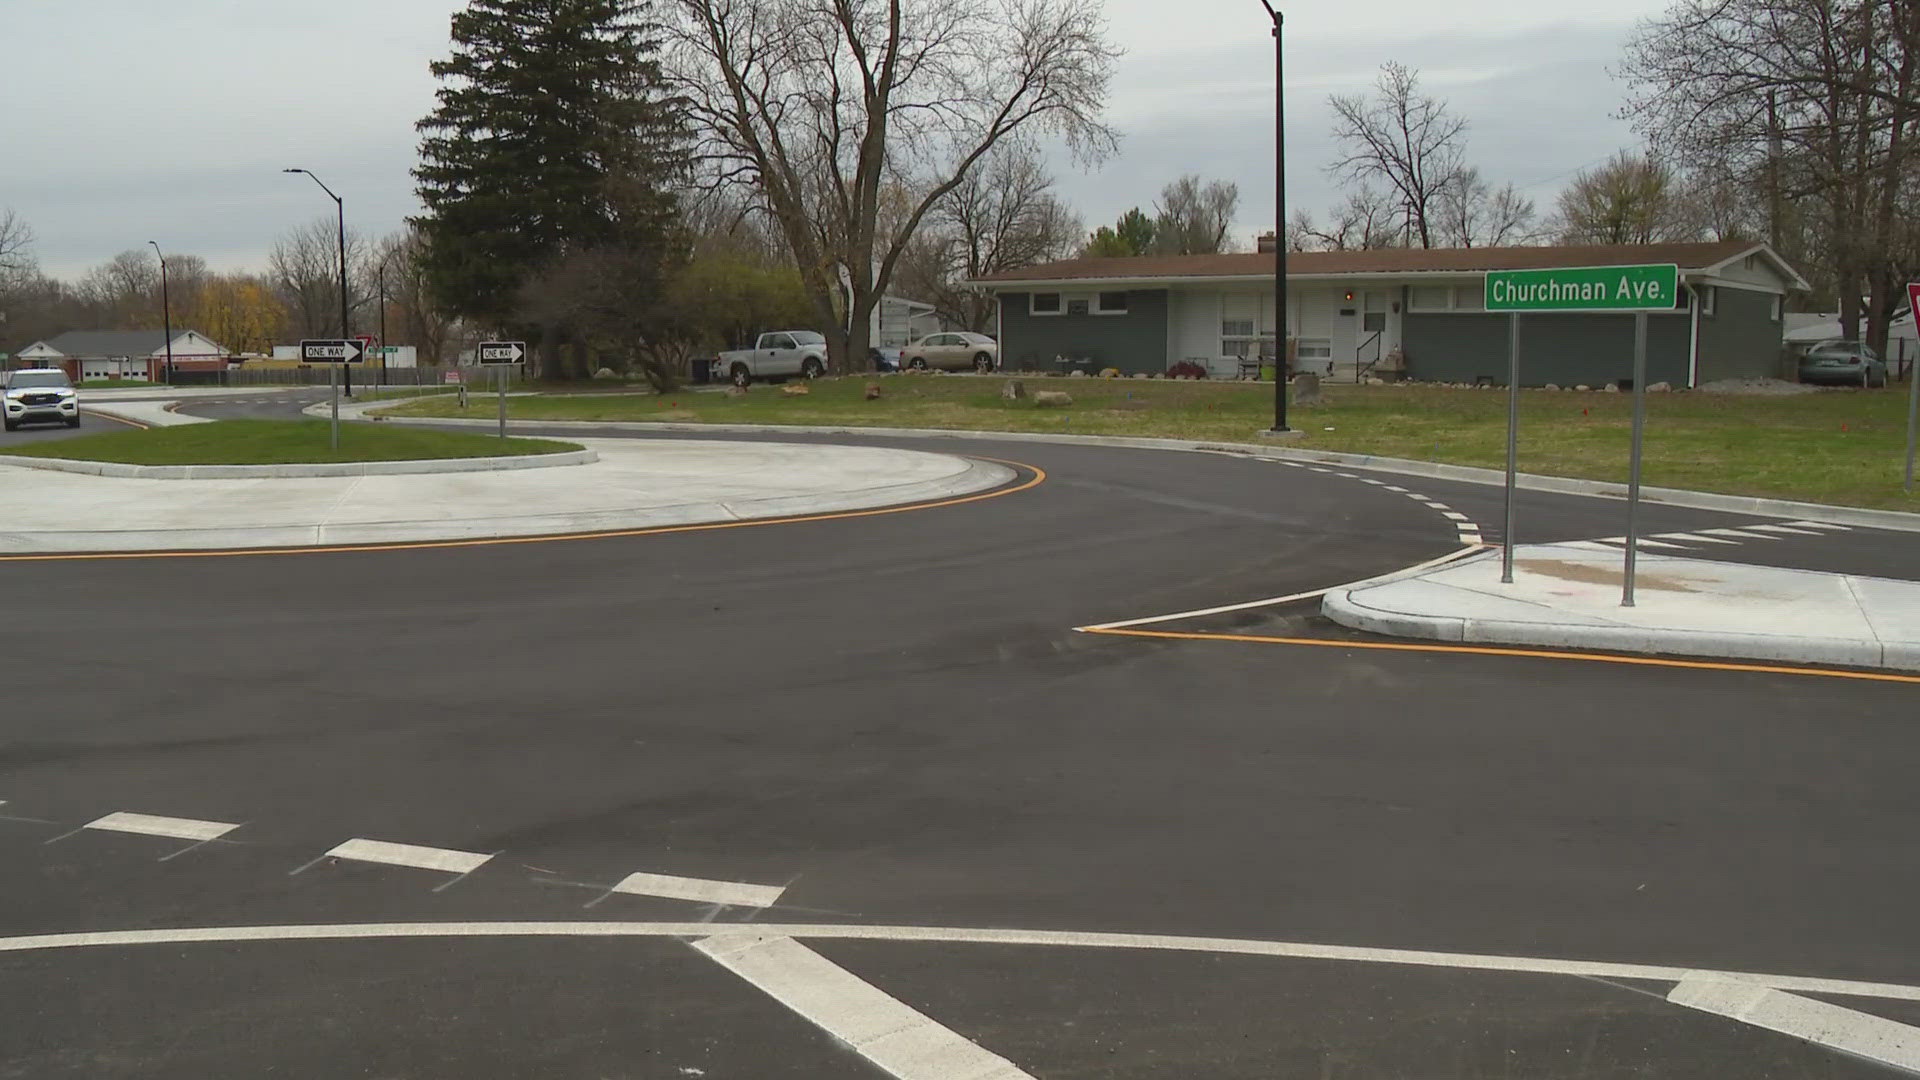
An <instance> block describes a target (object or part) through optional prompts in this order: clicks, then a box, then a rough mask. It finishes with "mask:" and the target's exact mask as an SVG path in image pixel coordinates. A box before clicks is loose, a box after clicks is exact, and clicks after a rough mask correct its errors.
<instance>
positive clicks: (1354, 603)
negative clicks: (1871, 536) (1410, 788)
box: [1320, 550, 1920, 671]
mask: <svg viewBox="0 0 1920 1080" xmlns="http://www.w3.org/2000/svg"><path fill="white" fill-rule="evenodd" d="M1499 554H1500V553H1499V552H1498V551H1497V550H1494V551H1488V552H1486V553H1483V554H1480V555H1473V556H1469V557H1468V558H1466V559H1463V560H1460V561H1459V562H1455V563H1452V564H1449V565H1452V566H1458V565H1461V563H1465V562H1472V561H1479V560H1486V559H1494V558H1498V557H1499ZM1407 576H1408V575H1407V574H1406V573H1405V572H1403V571H1399V572H1395V573H1392V574H1384V575H1382V576H1380V577H1377V578H1372V579H1369V580H1367V581H1364V582H1361V583H1359V584H1357V585H1353V586H1349V587H1347V588H1343V589H1335V590H1333V591H1332V592H1329V593H1327V594H1326V596H1325V597H1324V598H1322V600H1321V605H1320V610H1321V613H1322V614H1324V615H1325V616H1326V617H1327V618H1329V619H1332V620H1333V621H1334V622H1337V623H1339V624H1340V625H1342V626H1345V627H1348V628H1350V629H1354V630H1364V631H1367V632H1369V633H1374V634H1382V635H1386V636H1389V637H1401V638H1415V639H1420V640H1425V641H1444V642H1450V643H1459V644H1488V645H1531V646H1539V647H1544V648H1556V649H1568V648H1574V649H1604V650H1607V651H1610V652H1632V653H1651V654H1656V655H1657V654H1665V655H1674V656H1712V657H1721V658H1726V659H1739V660H1773V661H1783V662H1790V663H1796V664H1833V665H1837V666H1844V667H1862V668H1888V669H1893V670H1900V671H1920V649H1914V648H1912V647H1911V646H1906V645H1900V644H1894V645H1891V646H1889V645H1886V644H1884V643H1880V642H1871V641H1859V640H1854V639H1847V638H1829V637H1813V636H1798V635H1788V634H1738V633H1730V632H1725V631H1697V630H1675V629H1667V628H1660V627H1631V626H1593V625H1582V624H1575V623H1540V622H1518V621H1514V620H1511V619H1478V618H1468V617H1464V616H1454V615H1426V614H1413V613H1408V612H1404V611H1387V610H1383V609H1380V608H1375V607H1371V606H1369V605H1368V604H1367V603H1366V602H1365V601H1364V600H1361V599H1356V598H1355V595H1354V594H1355V593H1363V592H1365V591H1367V590H1368V589H1371V588H1374V587H1376V586H1379V585H1384V584H1386V583H1388V582H1390V581H1397V580H1400V579H1402V578H1404V577H1407Z"/></svg>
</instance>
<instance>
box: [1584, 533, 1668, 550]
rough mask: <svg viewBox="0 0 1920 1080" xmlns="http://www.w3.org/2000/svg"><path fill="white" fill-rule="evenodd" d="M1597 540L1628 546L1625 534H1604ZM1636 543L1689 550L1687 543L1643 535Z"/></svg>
mask: <svg viewBox="0 0 1920 1080" xmlns="http://www.w3.org/2000/svg"><path fill="white" fill-rule="evenodd" d="M1596 542H1597V543H1602V544H1618V545H1620V546H1621V547H1626V546H1627V538H1626V537H1624V536H1602V537H1600V538H1599V539H1598V540H1597V541H1596ZM1635 543H1636V544H1638V545H1639V546H1640V547H1650V548H1674V549H1675V550H1678V551H1686V550H1687V545H1685V544H1669V543H1667V542H1666V541H1664V540H1650V539H1648V538H1647V537H1644V536H1643V537H1641V538H1640V539H1639V540H1637V541H1635Z"/></svg>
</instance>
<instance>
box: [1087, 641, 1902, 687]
mask: <svg viewBox="0 0 1920 1080" xmlns="http://www.w3.org/2000/svg"><path fill="white" fill-rule="evenodd" d="M1080 632H1081V633H1083V634H1112V635H1114V636H1116V637H1142V638H1164V639H1169V640H1174V641H1237V642H1244V643H1251V644H1255V645H1300V646H1306V647H1308V648H1320V649H1382V650H1386V651H1389V652H1430V653H1467V654H1469V655H1474V656H1520V657H1527V658H1530V659H1537V660H1582V661H1587V662H1591V663H1600V664H1633V665H1637V666H1640V667H1670V668H1692V669H1694V670H1700V671H1750V672H1759V673H1762V674H1767V675H1812V676H1818V677H1821V678H1828V679H1860V680H1863V681H1866V682H1890V683H1909V684H1914V685H1920V675H1896V674H1894V673H1892V672H1880V671H1836V670H1833V669H1831V668H1814V667H1790V666H1786V665H1779V664H1735V663H1726V662H1722V661H1715V660H1670V659H1666V658H1664V657H1654V656H1615V655H1612V654H1610V653H1586V652H1559V651H1554V650H1549V649H1519V648H1508V647H1503V646H1498V645H1434V644H1426V643H1422V642H1413V641H1338V640H1330V639H1327V638H1302V637H1267V636H1264V635H1260V634H1202V633H1192V632H1186V631H1179V630H1107V629H1101V628H1099V627H1083V628H1081V629H1080Z"/></svg>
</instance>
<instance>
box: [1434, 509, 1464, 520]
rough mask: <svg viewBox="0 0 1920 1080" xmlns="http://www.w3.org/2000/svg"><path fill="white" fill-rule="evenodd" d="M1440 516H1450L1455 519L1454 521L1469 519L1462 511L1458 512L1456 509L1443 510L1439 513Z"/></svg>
mask: <svg viewBox="0 0 1920 1080" xmlns="http://www.w3.org/2000/svg"><path fill="white" fill-rule="evenodd" d="M1440 516H1441V517H1443V518H1452V519H1453V520H1455V521H1468V520H1471V519H1469V518H1468V517H1467V515H1465V514H1463V513H1461V512H1460V511H1458V510H1448V511H1445V512H1443V513H1442V514H1441V515H1440Z"/></svg>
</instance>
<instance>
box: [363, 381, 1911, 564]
mask: <svg viewBox="0 0 1920 1080" xmlns="http://www.w3.org/2000/svg"><path fill="white" fill-rule="evenodd" d="M394 404H397V403H396V402H390V401H380V402H371V403H369V404H367V405H365V406H360V408H361V409H376V408H380V407H383V406H389V405H394ZM340 415H341V416H343V417H344V416H346V410H345V409H344V408H343V409H342V410H341V414H340ZM400 419H404V420H406V421H409V422H418V423H432V424H461V425H480V424H484V425H489V426H491V425H493V424H495V423H497V421H495V420H478V419H472V420H470V419H464V418H460V417H443V416H418V417H413V416H410V417H402V418H400ZM509 422H510V423H518V424H521V425H524V426H537V427H559V428H574V427H578V428H613V429H629V430H633V431H672V432H693V433H698V432H722V433H727V434H754V433H773V434H794V435H866V436H879V437H887V436H892V437H906V438H917V439H918V438H949V439H984V440H988V441H997V442H1038V443H1055V444H1059V445H1065V446H1112V447H1120V448H1124V449H1131V450H1179V451H1187V452H1199V453H1210V454H1241V455H1245V456H1247V457H1258V458H1276V459H1279V460H1282V461H1300V462H1310V463H1312V464H1316V465H1339V466H1342V467H1345V468H1350V469H1369V470H1373V471H1375V472H1386V473H1395V474H1398V475H1402V476H1424V477H1432V478H1433V479H1436V480H1454V481H1459V482H1461V483H1467V484H1483V485H1490V486H1494V487H1499V486H1501V485H1503V484H1505V483H1506V473H1504V472H1502V471H1501V470H1499V469H1483V468H1480V467H1478V466H1473V465H1446V464H1441V463H1438V462H1430V461H1411V460H1408V459H1406V458H1390V457H1378V456H1375V455H1372V454H1342V453H1335V452H1333V451H1330V450H1294V449H1288V448H1284V447H1274V446H1254V445H1249V444H1245V443H1204V442H1192V441H1189V440H1185V439H1159V438H1141V437H1133V436H1125V435H1054V434H1049V433H1046V432H1032V431H954V430H950V429H947V428H892V427H886V428H883V427H857V426H828V425H796V424H685V423H667V422H655V421H644V420H518V421H509ZM1516 483H1517V484H1518V486H1520V487H1522V488H1525V489H1527V490H1529V491H1545V492H1551V493H1554V494H1559V495H1578V496H1584V497H1588V498H1604V499H1622V500H1624V499H1625V498H1626V497H1627V486H1626V485H1625V484H1614V483H1608V482H1606V481H1602V480H1576V479H1572V478H1569V477H1564V476H1539V475H1535V474H1532V473H1521V474H1519V476H1518V478H1517V480H1516ZM1640 497H1641V499H1642V500H1643V501H1645V502H1648V503H1662V504H1666V505H1669V506H1684V507H1687V508H1689V509H1694V510H1718V511H1722V512H1725V513H1730V514H1750V515H1754V516H1756V517H1777V518H1781V519H1783V520H1804V521H1824V522H1828V523H1830V524H1834V525H1859V526H1864V527H1867V528H1874V529H1892V530H1896V531H1900V532H1920V514H1910V513H1907V512H1905V511H1902V510H1870V509H1866V508H1864V507H1853V506H1829V505H1827V504H1825V503H1807V502H1794V501H1791V500H1786V499H1763V498H1759V497H1756V496H1747V495H1721V494H1717V493H1714V492H1710V491H1689V490H1686V489H1684V488H1662V487H1645V486H1642V487H1641V489H1640Z"/></svg>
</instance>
